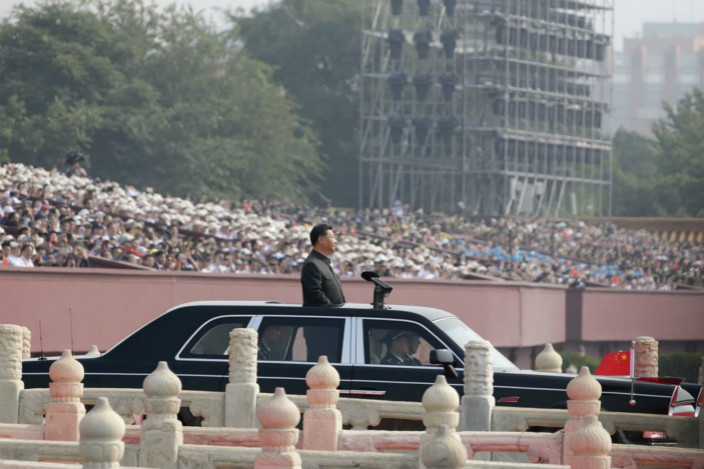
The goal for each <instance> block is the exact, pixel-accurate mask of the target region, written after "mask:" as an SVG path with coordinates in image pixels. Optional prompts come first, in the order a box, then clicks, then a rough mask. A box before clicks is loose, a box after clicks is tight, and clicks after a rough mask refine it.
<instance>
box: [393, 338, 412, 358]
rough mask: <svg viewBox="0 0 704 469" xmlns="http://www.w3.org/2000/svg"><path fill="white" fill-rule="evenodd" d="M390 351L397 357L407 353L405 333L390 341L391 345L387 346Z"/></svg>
mask: <svg viewBox="0 0 704 469" xmlns="http://www.w3.org/2000/svg"><path fill="white" fill-rule="evenodd" d="M389 350H390V351H391V353H393V354H394V355H396V356H398V357H403V356H404V355H406V354H407V353H408V337H407V336H405V335H402V336H400V337H397V338H395V339H394V340H393V341H392V342H391V347H390V348H389Z"/></svg>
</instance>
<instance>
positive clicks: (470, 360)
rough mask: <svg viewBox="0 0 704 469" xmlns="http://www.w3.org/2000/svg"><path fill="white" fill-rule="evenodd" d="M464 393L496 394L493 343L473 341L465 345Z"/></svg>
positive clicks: (472, 394) (474, 394)
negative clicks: (492, 358) (492, 355)
mask: <svg viewBox="0 0 704 469" xmlns="http://www.w3.org/2000/svg"><path fill="white" fill-rule="evenodd" d="M464 356H465V363H464V394H465V395H469V396H492V395H493V394H494V366H493V364H492V361H491V343H489V342H487V341H485V340H483V341H471V342H468V343H467V344H466V345H465V346H464Z"/></svg>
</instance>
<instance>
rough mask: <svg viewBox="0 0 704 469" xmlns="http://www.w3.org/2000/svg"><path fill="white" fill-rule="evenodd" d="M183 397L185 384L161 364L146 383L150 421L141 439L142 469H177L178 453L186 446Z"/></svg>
mask: <svg viewBox="0 0 704 469" xmlns="http://www.w3.org/2000/svg"><path fill="white" fill-rule="evenodd" d="M180 393H181V380H179V379H178V376H176V375H175V374H174V373H173V372H172V371H171V370H170V369H169V367H168V365H167V364H166V362H159V364H158V365H157V368H156V370H154V372H153V373H152V374H150V375H149V376H147V377H146V378H145V379H144V394H145V396H146V397H145V408H146V412H147V419H146V420H145V421H144V422H143V423H142V431H141V436H140V445H139V466H140V467H157V468H164V469H168V468H175V467H177V464H176V462H177V459H178V449H179V447H180V446H181V445H183V428H182V426H181V422H180V421H179V420H178V412H179V410H180V408H181V399H180V398H179V394H180Z"/></svg>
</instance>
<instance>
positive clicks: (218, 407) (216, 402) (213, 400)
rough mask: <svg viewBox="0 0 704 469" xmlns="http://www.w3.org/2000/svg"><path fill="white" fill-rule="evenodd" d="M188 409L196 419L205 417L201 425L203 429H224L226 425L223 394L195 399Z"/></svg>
mask: <svg viewBox="0 0 704 469" xmlns="http://www.w3.org/2000/svg"><path fill="white" fill-rule="evenodd" d="M188 408H189V409H190V411H191V414H193V416H194V417H203V420H202V421H201V423H200V426H201V427H222V426H223V425H224V422H223V415H224V413H225V409H224V405H223V397H222V395H221V394H218V395H217V396H203V397H197V398H193V399H191V404H190V406H189V407H188Z"/></svg>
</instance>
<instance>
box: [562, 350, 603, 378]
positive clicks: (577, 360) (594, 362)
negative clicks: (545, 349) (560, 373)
mask: <svg viewBox="0 0 704 469" xmlns="http://www.w3.org/2000/svg"><path fill="white" fill-rule="evenodd" d="M560 355H561V356H562V369H563V370H566V369H567V368H568V367H569V366H570V365H574V367H575V368H577V371H578V372H579V370H580V369H581V368H582V367H583V366H587V367H589V371H590V372H591V373H592V374H594V371H596V367H597V366H599V362H600V361H601V360H600V359H598V358H593V357H590V356H588V355H581V354H580V353H578V352H562V353H561V354H560Z"/></svg>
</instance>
